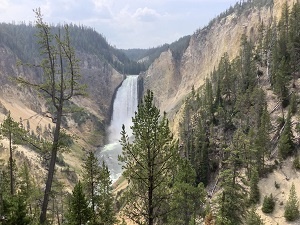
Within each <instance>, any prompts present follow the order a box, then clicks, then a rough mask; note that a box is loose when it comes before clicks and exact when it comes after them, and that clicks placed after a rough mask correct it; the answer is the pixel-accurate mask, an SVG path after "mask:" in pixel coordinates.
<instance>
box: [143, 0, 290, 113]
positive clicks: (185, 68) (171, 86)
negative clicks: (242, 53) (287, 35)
mask: <svg viewBox="0 0 300 225" xmlns="http://www.w3.org/2000/svg"><path fill="white" fill-rule="evenodd" d="M267 2H268V1H267ZM269 2H271V3H268V4H266V5H264V6H259V7H258V6H253V7H249V8H248V9H243V10H241V11H240V10H238V9H237V8H236V7H235V8H234V10H232V12H231V13H227V15H225V16H219V17H218V18H216V19H215V20H213V21H212V22H211V23H210V24H209V25H208V26H206V27H204V28H203V29H199V30H198V31H196V32H195V33H194V34H193V35H192V37H191V39H190V42H189V45H188V47H187V49H186V50H185V52H184V54H183V56H182V57H181V59H180V60H175V59H174V57H173V56H172V53H171V51H170V50H168V51H166V52H163V53H162V54H161V55H160V57H159V58H157V59H156V60H155V61H154V63H153V64H152V65H151V66H150V67H149V69H148V70H147V71H146V73H145V74H144V80H145V82H144V83H145V84H144V86H145V87H144V88H145V90H146V89H151V90H153V91H154V95H155V96H156V100H157V103H158V105H159V106H160V108H161V110H163V111H167V112H171V111H172V109H173V108H174V107H175V106H176V105H178V104H181V102H182V100H183V99H184V97H185V96H186V95H187V94H188V93H189V92H190V91H191V89H192V87H193V86H194V88H198V87H200V86H201V85H202V84H203V82H204V80H205V78H206V77H208V76H209V75H210V73H211V72H212V71H213V70H214V68H216V67H217V66H218V63H219V60H220V58H221V57H222V56H223V55H224V53H226V52H227V53H228V55H229V58H230V59H233V58H235V57H236V56H237V55H238V53H239V49H240V41H241V37H242V35H243V34H246V35H247V37H249V38H250V39H252V40H256V39H257V36H258V28H259V26H260V25H261V23H264V25H269V24H271V23H274V22H276V21H278V18H279V17H280V14H281V8H282V5H283V3H284V2H286V1H285V0H274V1H273V2H272V1H269ZM287 2H288V4H289V5H292V4H293V2H294V0H288V1H287Z"/></svg>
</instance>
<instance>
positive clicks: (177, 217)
mask: <svg viewBox="0 0 300 225" xmlns="http://www.w3.org/2000/svg"><path fill="white" fill-rule="evenodd" d="M195 177H196V173H195V171H194V169H193V168H192V166H191V165H190V163H189V162H188V161H187V160H185V159H183V160H182V161H181V162H180V163H179V164H178V172H177V175H176V176H175V181H174V184H173V186H172V189H173V191H174V197H173V198H172V199H171V202H170V208H171V209H174V210H172V211H171V212H170V214H169V215H168V218H167V221H168V222H167V223H165V224H170V225H171V224H195V221H196V219H197V218H198V217H200V216H201V213H203V210H204V209H203V208H204V203H205V196H206V191H205V188H204V185H203V184H202V183H199V185H198V186H196V185H195Z"/></svg>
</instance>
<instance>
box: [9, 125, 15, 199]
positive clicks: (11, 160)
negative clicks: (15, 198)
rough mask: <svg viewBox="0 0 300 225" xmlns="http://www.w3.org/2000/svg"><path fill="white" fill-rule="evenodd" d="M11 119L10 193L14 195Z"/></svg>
mask: <svg viewBox="0 0 300 225" xmlns="http://www.w3.org/2000/svg"><path fill="white" fill-rule="evenodd" d="M11 126H12V125H11V121H10V120H9V128H8V129H9V131H8V132H9V134H8V135H9V166H10V170H9V172H10V194H11V195H14V174H13V155H12V131H11V129H12V128H11Z"/></svg>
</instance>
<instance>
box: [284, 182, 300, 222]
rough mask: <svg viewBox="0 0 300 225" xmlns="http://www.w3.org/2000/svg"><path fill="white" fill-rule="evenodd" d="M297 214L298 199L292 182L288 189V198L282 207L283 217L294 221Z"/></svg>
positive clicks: (297, 216)
mask: <svg viewBox="0 0 300 225" xmlns="http://www.w3.org/2000/svg"><path fill="white" fill-rule="evenodd" d="M299 215H300V214H299V201H298V198H297V194H296V190H295V185H294V183H293V184H292V187H291V189H290V195H289V199H288V201H287V202H286V205H285V207H284V217H285V219H286V220H287V221H295V220H297V219H298V218H299Z"/></svg>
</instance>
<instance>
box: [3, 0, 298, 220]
mask: <svg viewBox="0 0 300 225" xmlns="http://www.w3.org/2000/svg"><path fill="white" fill-rule="evenodd" d="M250 2H252V1H250ZM253 2H254V3H255V2H257V1H253ZM258 2H259V1H258ZM268 2H269V1H266V4H268ZM240 6H241V5H239V4H238V5H237V6H236V7H240ZM35 13H36V18H37V26H31V25H29V26H28V25H25V24H20V25H13V24H0V29H1V34H3V35H1V36H0V39H1V41H2V42H3V43H5V44H7V45H8V46H10V47H11V48H12V49H15V50H16V52H17V54H18V57H19V58H20V59H21V61H22V62H26V63H24V64H22V65H24V66H28V65H29V66H36V59H37V58H39V57H38V56H39V55H40V56H42V58H43V59H42V61H41V62H40V64H39V65H38V67H39V69H40V70H41V74H42V76H44V79H42V81H41V83H34V82H33V81H31V80H27V79H26V78H24V77H18V78H16V79H15V82H17V84H18V85H21V86H26V87H30V88H32V89H34V90H35V91H36V92H37V93H38V94H39V95H40V96H42V97H43V98H45V99H46V100H47V104H49V105H51V108H52V115H51V116H53V115H55V117H54V116H53V117H52V119H53V120H55V123H54V127H45V128H43V129H42V128H40V129H39V130H37V131H36V132H35V133H30V132H29V131H30V129H29V127H30V124H28V123H27V124H26V122H25V121H23V120H22V119H21V118H20V121H14V120H13V118H12V117H11V116H10V112H6V115H7V116H6V118H5V119H4V121H3V123H2V124H1V127H0V131H1V132H0V133H1V141H4V140H5V141H8V145H6V146H8V147H5V146H4V145H3V144H2V146H1V148H0V151H1V152H4V149H5V148H6V150H7V151H6V152H7V154H8V161H3V162H2V161H1V162H0V224H3V225H16V224H17V225H26V224H28V225H29V224H30V225H34V224H59V225H64V224H66V225H81V224H90V225H113V224H121V225H124V224H127V223H128V224H132V223H133V224H139V225H160V224H165V225H174V224H177V225H196V224H205V225H209V224H216V225H239V224H248V225H261V224H264V220H263V219H262V218H261V216H260V215H259V213H264V214H269V215H270V214H272V212H273V211H274V208H276V207H278V205H277V204H278V202H276V196H273V194H272V193H270V194H269V195H266V196H263V195H262V194H261V192H260V189H259V187H258V183H259V181H260V179H261V178H266V177H267V176H268V174H270V173H272V172H273V171H275V170H277V169H280V168H281V167H282V165H283V163H284V162H285V160H292V161H293V169H295V170H296V171H297V170H299V169H300V162H299V155H298V154H299V153H298V152H299V147H300V146H299V140H298V137H299V134H300V123H299V115H300V114H299V113H300V112H299V110H298V109H299V104H298V103H299V95H298V92H299V87H300V82H299V77H300V3H299V2H298V3H295V4H294V5H293V6H292V7H289V6H288V4H287V3H285V4H284V6H283V9H282V15H281V18H280V19H279V20H278V21H276V22H275V23H272V25H270V26H268V25H265V24H263V23H261V24H260V27H259V32H258V38H257V39H255V40H253V38H251V37H248V36H247V35H246V34H244V35H242V38H241V41H240V46H239V54H238V56H237V57H236V58H234V59H230V58H229V56H228V54H226V53H225V54H224V55H223V56H222V58H221V59H220V61H219V65H218V67H216V68H215V69H214V71H213V72H212V73H211V74H210V75H209V76H208V78H207V79H206V80H205V83H204V85H203V86H202V87H200V88H199V89H195V88H192V90H191V92H190V93H189V94H188V95H187V97H186V99H185V100H184V102H183V106H182V109H181V112H178V113H181V118H180V126H179V127H180V129H179V131H178V134H179V135H178V138H177V137H176V138H175V136H174V135H173V133H172V130H171V128H170V122H169V119H168V116H167V113H165V112H161V111H160V110H159V108H158V107H157V106H156V105H155V96H154V94H153V92H152V91H151V90H147V91H145V93H144V96H143V98H142V100H141V102H140V104H139V106H138V109H137V112H136V113H135V115H134V117H133V118H132V122H133V125H132V126H131V127H130V128H127V127H124V126H123V127H122V128H120V133H121V139H120V143H121V145H122V154H121V155H120V156H119V161H120V163H122V165H123V169H124V172H123V175H122V178H120V179H123V182H125V183H126V187H125V188H124V189H122V190H118V191H115V190H113V185H112V181H111V180H110V171H109V170H108V167H107V165H106V163H105V162H100V161H99V159H98V158H97V157H96V156H95V154H94V153H93V152H92V151H90V150H88V149H85V150H84V151H85V152H86V155H85V158H84V160H83V164H82V165H81V166H82V171H80V175H79V176H78V177H77V178H76V179H74V180H72V182H73V185H72V190H70V189H67V188H66V187H65V186H64V184H63V183H62V182H61V181H60V179H59V178H58V176H57V172H58V170H63V169H62V167H60V165H62V164H64V160H63V157H62V153H63V152H64V153H65V152H68V151H72V149H71V146H72V144H73V143H74V141H75V137H73V136H71V135H69V134H68V133H67V132H66V131H65V130H64V127H63V121H64V117H65V116H66V114H70V113H71V112H72V111H74V109H73V108H72V107H71V106H72V105H71V104H70V100H71V98H73V97H75V96H81V95H85V88H86V87H85V86H84V85H82V84H81V83H80V82H79V78H80V74H79V66H78V59H77V58H76V51H78V50H84V51H87V52H90V53H92V54H95V55H97V56H98V57H99V58H101V59H102V60H105V61H107V62H108V63H110V64H112V65H113V66H114V68H115V69H116V70H118V71H119V72H121V73H128V74H139V73H140V72H142V71H145V70H146V69H147V67H148V66H149V65H148V64H147V63H146V64H144V63H139V62H136V61H134V60H133V59H135V60H138V59H141V58H143V57H144V56H145V55H144V54H146V52H148V53H147V54H148V55H152V56H153V58H155V57H157V56H155V55H157V54H159V53H160V51H161V50H159V48H157V49H155V48H153V49H149V50H147V51H144V50H138V51H125V50H124V51H121V50H118V49H115V48H113V47H112V46H110V45H109V44H107V42H106V40H105V38H104V37H103V36H102V35H99V34H97V33H96V32H95V31H94V30H93V29H91V28H87V27H84V26H77V25H72V24H71V25H64V26H60V25H59V26H50V25H49V24H47V23H45V22H44V21H43V18H42V16H41V14H40V11H39V10H36V11H35ZM221 16H226V13H225V14H224V15H221ZM34 34H35V35H34ZM27 38H29V39H30V40H25V39H27ZM189 40H190V37H189V36H187V37H184V38H182V39H180V40H178V41H177V42H174V43H173V44H171V45H166V46H161V48H163V49H164V48H166V49H170V50H171V51H172V55H173V57H174V59H176V60H180V59H181V57H182V55H183V53H184V51H185V50H186V48H187V46H188V42H189ZM92 42H97V48H96V49H95V48H94V47H93V46H91V45H90V44H89V43H92ZM25 43H26V44H25ZM27 43H31V45H27ZM23 52H26V55H24V54H23ZM149 52H152V53H151V54H150V53H149ZM126 54H127V55H130V56H129V57H128V56H127V55H126ZM129 58H131V59H129ZM22 62H21V63H22ZM271 98H272V99H273V100H272V101H274V99H276V100H275V104H273V105H270V104H269V101H271V100H270V99H271ZM128 129H131V130H132V134H133V137H134V138H131V137H129V135H128ZM42 130H43V135H41V133H42ZM20 145H22V146H26V147H28V148H31V149H33V150H34V151H35V152H38V153H39V154H40V155H41V160H42V162H43V166H44V167H45V168H47V169H46V171H47V172H46V174H45V177H46V181H43V182H41V181H39V180H38V179H37V178H35V177H34V176H33V175H32V174H33V173H32V172H31V170H34V169H35V168H31V165H30V162H29V161H27V160H18V161H19V163H17V160H16V158H18V159H20V158H22V157H20V156H19V155H17V154H16V149H17V148H18V146H20ZM20 161H21V163H20ZM64 172H65V173H67V174H68V175H69V176H71V175H72V172H71V171H68V170H66V171H64ZM119 182H120V181H119ZM274 185H275V187H276V188H280V185H279V184H277V183H275V184H274ZM298 197H299V196H297V193H296V190H295V185H294V184H292V186H291V189H290V192H289V197H288V199H287V201H286V202H283V203H282V204H283V205H284V215H283V216H284V218H285V220H286V221H297V220H298V219H299V215H300V214H299V200H298ZM259 202H263V204H262V208H261V209H260V208H257V206H258V204H259ZM258 211H259V213H258ZM298 221H299V220H298Z"/></svg>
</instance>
